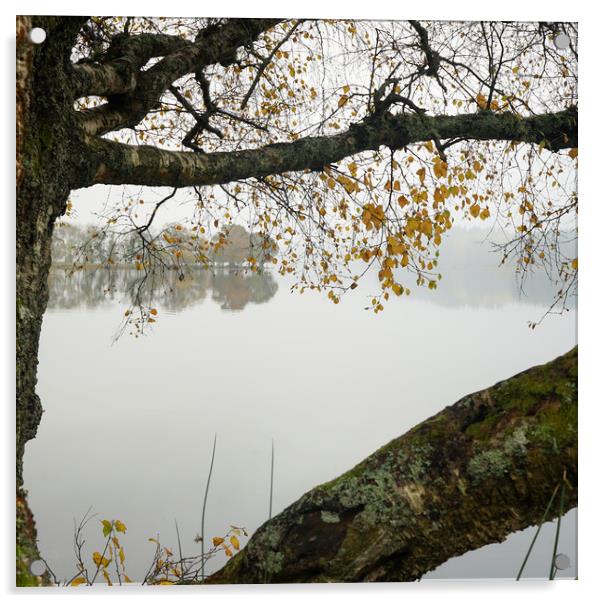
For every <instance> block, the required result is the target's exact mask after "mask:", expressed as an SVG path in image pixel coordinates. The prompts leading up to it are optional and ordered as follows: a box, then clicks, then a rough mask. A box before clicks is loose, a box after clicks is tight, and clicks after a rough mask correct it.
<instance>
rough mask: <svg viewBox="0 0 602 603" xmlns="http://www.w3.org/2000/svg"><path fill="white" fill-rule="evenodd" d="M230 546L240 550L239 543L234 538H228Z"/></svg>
mask: <svg viewBox="0 0 602 603" xmlns="http://www.w3.org/2000/svg"><path fill="white" fill-rule="evenodd" d="M230 544H231V545H232V546H233V547H234V548H235V549H236V550H237V551H238V550H240V542H239V541H238V538H237V537H236V536H230Z"/></svg>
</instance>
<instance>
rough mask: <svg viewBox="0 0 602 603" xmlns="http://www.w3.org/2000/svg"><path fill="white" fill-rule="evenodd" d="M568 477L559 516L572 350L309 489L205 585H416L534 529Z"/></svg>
mask: <svg viewBox="0 0 602 603" xmlns="http://www.w3.org/2000/svg"><path fill="white" fill-rule="evenodd" d="M565 477H566V481H565V484H566V492H565V501H564V510H565V511H568V510H569V509H571V508H573V507H574V506H575V505H576V504H577V348H574V349H573V350H571V351H570V352H568V353H567V354H565V355H564V356H561V357H559V358H557V359H556V360H554V361H552V362H549V363H548V364H544V365H542V366H537V367H534V368H532V369H529V370H527V371H525V372H523V373H520V374H519V375H516V376H514V377H511V378H510V379H508V380H506V381H502V382H500V383H498V384H496V385H494V386H493V387H490V388H488V389H485V390H482V391H480V392H476V393H474V394H471V395H469V396H466V397H464V398H462V399H461V400H460V401H458V402H457V403H456V404H454V405H453V406H449V407H447V408H446V409H445V410H443V411H441V412H440V413H439V414H437V415H435V416H433V417H431V418H430V419H428V420H426V421H424V422H423V423H421V424H420V425H418V426H417V427H414V428H413V429H412V430H410V431H409V432H408V433H406V434H405V435H403V436H401V437H399V438H397V439H395V440H393V441H392V442H390V443H389V444H387V445H386V446H384V447H382V448H381V449H380V450H378V451H377V452H375V453H374V454H372V455H371V456H369V457H368V458H367V459H365V460H364V461H362V462H361V463H360V464H359V465H357V466H356V467H354V468H353V469H351V470H350V471H348V472H347V473H345V474H344V475H342V476H340V477H339V478H337V479H335V480H333V481H331V482H328V483H326V484H323V485H321V486H318V487H316V488H314V489H313V490H311V491H310V492H308V493H307V494H305V495H304V496H302V497H301V498H300V499H299V500H298V501H297V502H295V503H293V504H292V505H291V506H290V507H288V508H286V509H285V510H284V511H283V512H282V513H280V515H277V516H276V517H274V518H273V519H271V520H269V521H267V522H266V523H264V524H263V525H262V526H261V527H260V528H259V529H258V530H257V532H255V534H254V535H253V537H252V538H251V540H250V541H249V543H248V544H247V546H246V548H245V549H244V550H243V551H241V552H240V553H238V554H237V555H236V556H235V557H234V558H233V559H232V560H231V561H230V562H229V563H228V564H227V565H226V566H225V567H224V568H223V569H222V570H220V571H219V572H217V574H214V575H213V576H212V577H210V578H209V579H208V582H213V583H256V582H357V581H365V582H371V581H410V580H416V579H418V578H420V577H421V576H423V575H424V574H425V573H426V572H428V571H430V570H432V569H435V568H436V567H437V566H439V565H441V564H442V563H443V562H444V561H446V560H447V559H450V558H452V557H456V556H458V555H461V554H463V553H465V552H467V551H471V550H475V549H477V548H480V547H482V546H484V545H486V544H491V543H494V542H502V541H503V540H504V539H505V538H506V537H507V536H508V535H509V534H511V533H513V532H516V531H518V530H522V529H525V528H527V527H529V526H532V525H535V524H537V523H538V522H539V521H540V518H541V516H542V513H543V512H544V510H545V508H546V505H547V504H548V502H549V500H550V496H551V495H552V493H553V492H554V490H555V488H556V487H557V485H558V484H559V483H560V482H561V481H563V480H565ZM517 562H520V559H517ZM518 569H519V568H518V565H517V571H518Z"/></svg>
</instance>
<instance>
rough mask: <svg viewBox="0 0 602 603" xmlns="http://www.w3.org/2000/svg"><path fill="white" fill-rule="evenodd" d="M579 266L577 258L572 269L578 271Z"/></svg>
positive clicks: (572, 263)
mask: <svg viewBox="0 0 602 603" xmlns="http://www.w3.org/2000/svg"><path fill="white" fill-rule="evenodd" d="M578 266H579V262H578V261H577V258H575V259H574V260H573V261H572V262H571V268H572V269H573V270H577V268H578Z"/></svg>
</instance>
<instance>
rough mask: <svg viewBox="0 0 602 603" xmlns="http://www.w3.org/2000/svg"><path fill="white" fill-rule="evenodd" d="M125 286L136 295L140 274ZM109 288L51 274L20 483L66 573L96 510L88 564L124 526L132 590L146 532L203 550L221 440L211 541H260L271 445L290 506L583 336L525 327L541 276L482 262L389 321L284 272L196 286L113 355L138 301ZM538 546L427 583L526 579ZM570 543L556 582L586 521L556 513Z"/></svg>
mask: <svg viewBox="0 0 602 603" xmlns="http://www.w3.org/2000/svg"><path fill="white" fill-rule="evenodd" d="M117 278H118V281H119V279H121V280H120V281H119V282H118V285H119V287H117V289H119V288H121V289H123V285H124V283H127V280H128V278H127V274H121V276H119V275H118V276H117ZM105 281H106V274H103V272H102V271H100V272H99V273H98V274H95V275H87V276H86V277H81V276H80V277H77V278H76V279H65V277H64V273H62V272H61V271H55V273H54V274H53V277H52V280H51V301H50V309H49V311H48V312H47V314H46V316H45V318H44V325H43V331H42V340H41V349H40V366H39V393H40V396H41V398H42V401H43V405H44V409H45V414H44V417H43V420H42V423H41V425H40V428H39V431H38V436H37V438H36V439H35V440H34V441H32V442H31V443H29V444H28V446H27V450H26V457H25V485H26V488H27V489H28V490H29V493H30V501H31V506H32V509H33V511H34V514H35V517H36V520H37V525H38V534H39V539H40V550H41V552H42V554H43V556H44V557H45V558H46V560H47V561H48V563H49V564H50V566H51V567H52V568H53V570H54V571H55V573H56V574H57V576H59V577H60V578H63V579H66V578H69V577H71V576H72V575H73V574H74V573H75V572H74V567H75V561H74V556H73V524H74V519H75V520H78V521H79V519H81V517H82V516H83V515H84V514H85V513H86V510H87V509H88V508H89V507H92V508H93V512H96V513H98V518H97V520H96V521H93V522H91V524H90V525H89V529H88V531H87V542H86V546H85V553H86V555H87V556H88V559H90V556H91V554H92V552H93V551H94V550H97V549H98V548H99V547H100V546H101V542H102V536H101V529H100V523H99V522H98V519H104V518H109V519H112V518H118V519H121V520H122V521H123V522H124V523H125V524H126V525H127V527H128V531H127V534H126V535H125V537H124V538H123V539H122V543H123V544H124V548H125V551H126V556H127V558H126V567H127V569H128V574H129V576H130V577H131V578H132V579H134V580H140V579H141V578H142V577H143V576H144V574H145V572H146V570H147V567H148V564H149V563H150V562H151V559H152V555H153V551H154V545H153V544H152V543H150V542H149V541H148V538H149V537H156V536H157V534H159V535H160V539H161V541H162V543H163V544H165V545H167V546H170V547H176V546H177V540H176V534H175V529H174V520H177V522H178V525H179V529H180V533H181V535H182V545H183V552H184V554H185V555H192V554H198V553H200V544H196V543H195V542H194V540H193V539H194V536H195V535H196V534H197V533H199V532H200V529H201V528H200V517H201V504H202V498H203V491H204V486H205V480H206V476H207V472H208V468H209V460H210V454H211V446H212V441H213V436H214V434H215V433H217V453H216V459H215V466H214V474H213V480H212V484H211V490H210V494H209V501H208V509H207V518H206V535H207V536H208V537H211V536H219V535H221V534H223V533H224V532H225V531H227V530H228V528H229V526H230V525H231V524H235V525H238V526H244V527H246V528H247V530H249V531H250V532H253V531H254V530H255V529H256V528H257V527H258V526H260V525H261V524H262V523H263V522H264V521H265V520H266V519H267V516H268V508H269V473H270V447H271V442H272V439H273V440H274V445H275V451H276V453H275V476H274V501H273V507H274V512H275V513H277V512H279V511H280V510H282V509H284V508H285V507H286V506H287V505H289V504H290V503H292V502H294V501H295V500H296V499H297V498H298V497H299V496H300V495H302V494H303V493H304V492H305V491H307V490H308V489H310V488H312V487H313V486H315V485H317V484H319V483H322V482H325V481H328V480H330V479H332V478H334V477H336V476H337V475H339V474H341V473H343V472H344V471H346V470H347V469H349V468H351V467H352V466H353V465H355V464H356V463H357V462H359V461H361V460H362V459H363V458H364V457H366V456H367V455H369V454H370V453H372V452H373V451H374V450H376V449H377V448H379V447H380V446H382V445H383V444H385V443H386V442H388V441H389V440H391V439H393V438H395V437H397V436H399V435H400V434H402V433H404V432H405V431H406V430H408V429H409V428H411V427H412V426H414V425H415V424H416V423H418V422H420V421H422V420H424V419H426V418H427V417H429V416H431V415H433V414H434V413H436V412H438V411H439V410H441V409H442V408H443V407H445V406H447V405H448V404H451V403H453V402H455V401H456V400H457V399H459V398H460V397H462V396H463V395H465V394H467V393H470V392H473V391H475V390H478V389H480V388H483V387H486V386H490V385H492V384H493V383H495V382H497V381H499V380H501V379H505V378H507V377H509V376H511V375H513V374H515V373H517V372H519V371H521V370H523V369H525V368H527V367H530V366H533V365H535V364H539V363H542V362H546V361H548V360H551V359H553V358H555V357H556V356H558V355H560V354H563V353H565V352H566V351H568V350H569V349H570V348H571V347H573V346H574V345H575V343H576V324H575V319H576V313H575V312H574V311H572V312H569V313H568V314H564V315H562V316H549V317H548V318H547V319H546V320H545V321H544V322H543V324H542V325H541V326H540V327H538V328H537V329H536V330H535V331H533V330H531V329H529V328H527V322H528V321H530V320H537V319H539V318H540V316H541V315H542V313H543V312H544V311H545V309H546V306H545V303H546V302H548V301H549V300H550V299H551V297H550V295H551V289H550V288H549V286H548V285H547V283H546V282H545V279H544V280H541V279H540V280H539V281H538V280H537V279H535V281H534V286H533V288H532V292H531V295H530V296H528V297H524V296H520V295H519V294H518V290H517V287H516V282H515V279H514V278H513V275H511V274H510V275H509V273H508V272H507V271H506V272H501V273H500V272H498V273H493V272H492V271H491V270H490V269H488V268H486V267H483V266H479V265H474V266H472V267H469V269H463V270H460V269H458V268H456V267H455V266H453V265H451V266H448V271H447V274H446V278H445V279H444V281H442V283H441V286H440V289H439V290H437V291H434V292H432V291H426V292H424V293H419V292H416V294H415V295H412V296H410V297H408V298H403V299H395V300H393V301H392V302H390V303H389V304H388V305H387V307H386V309H385V311H384V312H383V313H381V314H379V315H378V316H375V315H374V314H373V313H371V312H366V311H365V310H364V309H363V308H364V306H366V305H367V302H368V301H369V299H370V298H369V297H367V295H368V294H369V293H370V292H373V291H374V290H375V288H371V287H370V285H371V282H370V281H369V280H368V281H367V282H366V284H364V285H362V286H361V287H359V288H358V289H356V290H355V291H354V292H353V295H350V296H347V297H346V298H344V299H343V301H342V302H341V304H339V305H338V306H334V305H333V304H332V303H331V302H329V301H328V300H327V299H326V298H325V296H323V295H318V294H312V293H309V294H308V293H306V294H304V295H299V294H296V293H293V294H291V293H290V292H289V287H290V282H288V281H286V280H284V279H282V278H281V277H279V276H277V275H272V274H269V273H268V274H265V275H263V276H258V275H253V276H248V275H247V276H245V275H243V274H228V273H218V274H216V275H214V276H212V275H211V274H209V273H202V274H200V275H197V277H196V278H195V279H194V280H189V279H187V280H186V281H185V282H184V283H180V284H179V286H178V288H177V289H176V290H175V292H174V293H173V294H172V295H169V296H167V295H166V296H164V297H162V296H161V295H160V294H159V296H158V301H157V302H156V306H157V308H158V310H159V315H158V321H157V323H156V324H155V325H154V328H153V329H152V331H151V332H149V333H148V335H146V336H144V337H141V338H137V339H136V338H134V337H131V336H129V335H127V334H126V335H124V336H122V337H121V338H120V339H119V340H118V341H117V342H116V343H112V336H113V335H114V334H115V332H116V330H117V328H118V326H119V323H120V320H121V317H122V315H123V312H124V310H125V308H126V307H127V294H124V293H123V292H120V291H119V290H117V291H115V292H113V293H112V294H111V295H108V296H107V295H105V294H103V293H102V290H103V283H104V282H105ZM372 283H375V281H374V280H373V281H372ZM538 283H539V284H538ZM554 529H555V528H554V526H553V525H552V524H547V525H546V526H545V528H544V530H543V531H542V535H541V536H540V539H539V540H538V542H537V544H536V546H535V549H534V551H533V553H532V557H531V560H530V562H529V564H528V566H527V570H526V572H525V576H526V577H547V573H548V571H549V565H550V557H551V554H552V546H553V544H552V543H553V538H554ZM532 534H533V530H532V529H531V530H526V531H524V532H521V533H517V534H514V535H512V536H511V537H510V538H509V539H508V540H507V541H506V542H504V543H501V544H496V545H490V546H487V547H485V548H483V549H480V550H479V551H473V552H470V553H468V554H466V555H464V556H463V557H460V558H456V559H452V560H450V561H448V562H447V563H445V564H444V565H443V566H441V567H440V568H438V569H437V570H435V571H434V572H431V573H430V574H428V575H427V576H425V578H486V577H507V578H514V577H515V576H516V573H517V571H518V567H519V566H520V563H521V561H522V559H523V557H524V554H525V552H526V550H527V548H528V545H529V542H530V540H531V538H532ZM559 550H560V551H561V552H564V553H566V554H567V555H569V557H570V558H571V566H572V567H571V568H570V569H569V570H566V571H563V572H559V574H558V575H559V577H560V576H563V577H570V576H574V575H575V565H576V558H575V556H576V512H575V511H572V512H570V513H569V514H567V516H566V517H565V518H564V519H563V522H562V530H561V538H560V547H559ZM224 561H225V557H221V556H220V557H218V558H216V559H214V560H212V561H211V562H210V564H209V566H208V569H209V571H212V570H214V569H217V568H218V567H219V566H220V565H222V564H223V563H224Z"/></svg>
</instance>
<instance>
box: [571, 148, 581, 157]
mask: <svg viewBox="0 0 602 603" xmlns="http://www.w3.org/2000/svg"><path fill="white" fill-rule="evenodd" d="M578 154H579V149H577V148H574V149H571V150H570V151H569V157H570V158H571V159H575V157H577V155H578Z"/></svg>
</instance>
